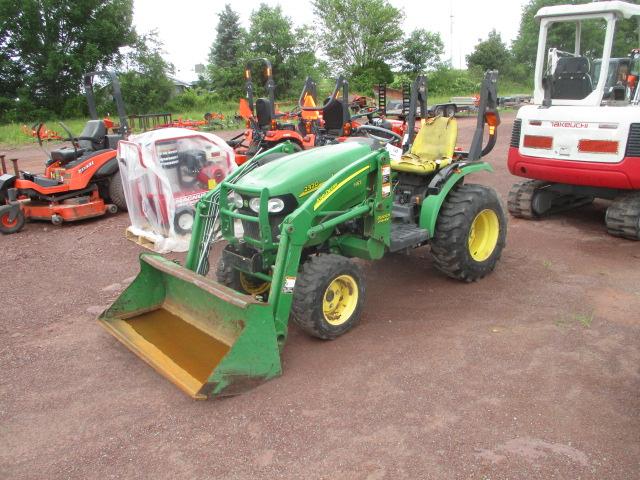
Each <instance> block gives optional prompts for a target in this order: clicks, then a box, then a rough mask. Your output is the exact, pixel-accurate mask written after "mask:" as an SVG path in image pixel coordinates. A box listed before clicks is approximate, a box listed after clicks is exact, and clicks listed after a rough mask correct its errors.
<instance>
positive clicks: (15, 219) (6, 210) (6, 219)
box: [0, 205, 25, 234]
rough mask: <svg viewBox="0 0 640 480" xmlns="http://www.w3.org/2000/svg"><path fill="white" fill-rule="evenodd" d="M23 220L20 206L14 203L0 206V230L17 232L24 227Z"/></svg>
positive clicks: (8, 232)
mask: <svg viewBox="0 0 640 480" xmlns="http://www.w3.org/2000/svg"><path fill="white" fill-rule="evenodd" d="M16 210H17V211H16ZM24 220H25V219H24V212H23V211H22V209H21V208H20V207H17V206H15V205H2V206H1V207H0V232H2V233H4V234H10V233H16V232H19V231H20V230H22V227H24Z"/></svg>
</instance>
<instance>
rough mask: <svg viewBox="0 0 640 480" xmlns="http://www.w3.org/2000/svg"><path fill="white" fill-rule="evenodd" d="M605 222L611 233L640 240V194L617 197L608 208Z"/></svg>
mask: <svg viewBox="0 0 640 480" xmlns="http://www.w3.org/2000/svg"><path fill="white" fill-rule="evenodd" d="M605 223H606V225H607V231H608V232H609V234H610V235H613V236H616V237H622V238H627V239H629V240H640V194H638V193H635V194H629V195H623V196H621V197H618V198H616V199H615V200H614V201H613V203H612V204H611V206H609V208H608V209H607V214H606V216H605Z"/></svg>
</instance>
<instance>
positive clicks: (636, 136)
mask: <svg viewBox="0 0 640 480" xmlns="http://www.w3.org/2000/svg"><path fill="white" fill-rule="evenodd" d="M624 156H625V157H640V123H632V124H631V127H630V128H629V138H628V139H627V151H626V152H625V154H624Z"/></svg>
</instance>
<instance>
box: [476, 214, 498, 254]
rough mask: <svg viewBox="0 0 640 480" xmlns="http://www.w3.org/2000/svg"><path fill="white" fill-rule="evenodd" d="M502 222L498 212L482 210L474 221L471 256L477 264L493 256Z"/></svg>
mask: <svg viewBox="0 0 640 480" xmlns="http://www.w3.org/2000/svg"><path fill="white" fill-rule="evenodd" d="M499 236H500V221H499V220H498V215H496V212H494V211H493V210H490V209H488V208H487V209H485V210H482V211H481V212H480V213H478V215H476V218H474V219H473V223H472V224H471V229H470V230H469V254H470V255H471V258H473V259H474V260H475V261H477V262H484V261H485V260H486V259H487V258H489V257H490V256H491V254H492V253H493V251H494V250H495V249H496V245H497V244H498V237H499Z"/></svg>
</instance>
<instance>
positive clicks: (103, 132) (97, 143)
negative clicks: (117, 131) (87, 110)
mask: <svg viewBox="0 0 640 480" xmlns="http://www.w3.org/2000/svg"><path fill="white" fill-rule="evenodd" d="M107 133H108V132H107V127H106V126H105V124H104V122H103V121H102V120H89V121H88V122H87V124H86V125H85V126H84V129H83V130H82V133H81V134H80V136H79V137H78V144H79V145H80V147H81V148H84V149H85V150H103V149H104V148H105V138H106V136H107Z"/></svg>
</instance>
